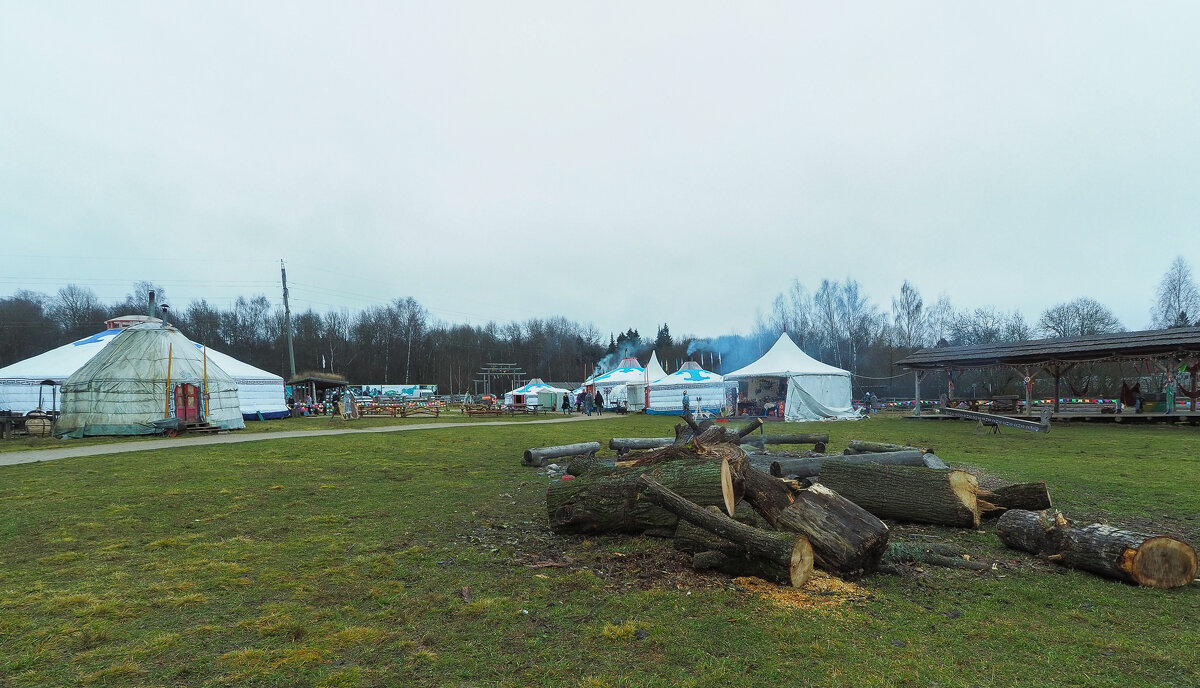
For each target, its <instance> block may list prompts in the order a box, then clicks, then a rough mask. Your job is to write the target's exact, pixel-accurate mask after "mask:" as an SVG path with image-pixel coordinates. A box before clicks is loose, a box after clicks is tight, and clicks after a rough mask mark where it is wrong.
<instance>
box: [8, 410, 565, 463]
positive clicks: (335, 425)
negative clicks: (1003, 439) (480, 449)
mask: <svg viewBox="0 0 1200 688" xmlns="http://www.w3.org/2000/svg"><path fill="white" fill-rule="evenodd" d="M576 415H578V414H576ZM563 417H565V416H563V415H562V414H558V413H544V414H536V415H514V416H508V415H505V416H468V415H465V414H463V413H462V412H461V411H459V410H457V409H454V410H450V411H446V412H444V413H442V414H441V415H439V416H438V417H436V418H435V417H433V416H413V417H411V418H392V417H390V416H377V417H376V416H372V417H363V418H357V419H355V420H351V421H343V420H341V419H340V418H333V417H331V416H308V417H303V418H280V419H276V420H265V421H257V420H255V421H246V427H245V429H243V430H234V431H232V432H234V433H237V434H239V435H241V434H257V433H264V432H294V431H301V432H303V431H305V430H358V429H364V428H383V427H391V426H396V425H422V424H426V423H466V424H478V423H487V422H496V421H500V422H505V423H524V422H529V421H533V420H546V419H549V418H563ZM186 436H187V435H182V437H186ZM159 439H163V437H162V436H161V435H140V436H135V437H81V438H79V439H66V440H63V439H58V438H56V437H30V436H28V435H18V436H16V437H14V438H12V439H9V440H4V441H0V453H4V452H13V451H27V450H30V449H62V448H68V447H84V446H91V445H98V444H113V443H116V442H144V441H146V440H159Z"/></svg>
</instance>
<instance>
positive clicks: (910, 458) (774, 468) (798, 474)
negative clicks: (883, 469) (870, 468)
mask: <svg viewBox="0 0 1200 688" xmlns="http://www.w3.org/2000/svg"><path fill="white" fill-rule="evenodd" d="M929 457H933V458H934V459H937V457H936V456H934V455H933V454H922V453H920V452H887V453H882V454H862V455H852V456H847V455H842V456H824V457H813V458H800V459H779V460H778V461H775V462H772V463H771V475H773V476H775V477H777V478H782V477H784V476H789V477H795V478H811V477H813V476H816V475H820V473H821V466H822V464H823V463H825V462H831V463H845V464H856V465H863V464H881V465H883V464H886V465H890V466H925V467H928V468H933V466H930V465H929ZM939 461H940V459H939ZM942 465H943V466H945V464H942Z"/></svg>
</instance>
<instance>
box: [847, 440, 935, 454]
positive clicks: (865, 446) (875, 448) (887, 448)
mask: <svg viewBox="0 0 1200 688" xmlns="http://www.w3.org/2000/svg"><path fill="white" fill-rule="evenodd" d="M894 451H919V452H922V453H933V449H931V448H929V447H911V446H909V445H907V444H890V443H888V442H867V441H865V440H850V444H849V445H848V446H847V448H846V453H847V454H878V453H880V452H894Z"/></svg>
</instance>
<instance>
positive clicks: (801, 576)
mask: <svg viewBox="0 0 1200 688" xmlns="http://www.w3.org/2000/svg"><path fill="white" fill-rule="evenodd" d="M812 571H813V548H812V543H811V542H809V541H808V538H805V537H799V538H796V546H795V547H793V548H792V559H791V561H790V562H789V563H788V577H789V578H790V579H791V581H792V587H793V588H799V587H803V585H804V584H805V583H807V582H808V579H809V578H811V577H812Z"/></svg>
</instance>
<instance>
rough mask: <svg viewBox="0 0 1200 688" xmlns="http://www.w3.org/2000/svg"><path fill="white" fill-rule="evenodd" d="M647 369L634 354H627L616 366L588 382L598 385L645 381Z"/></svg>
mask: <svg viewBox="0 0 1200 688" xmlns="http://www.w3.org/2000/svg"><path fill="white" fill-rule="evenodd" d="M645 379H646V369H645V368H643V367H642V364H641V363H638V360H637V359H636V358H634V357H633V356H627V357H625V358H622V359H621V362H620V363H618V364H617V367H616V368H613V369H612V370H610V371H608V372H607V373H605V374H603V375H601V376H600V377H597V378H596V379H595V380H590V381H589V382H588V384H596V385H612V384H618V383H622V382H645Z"/></svg>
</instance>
